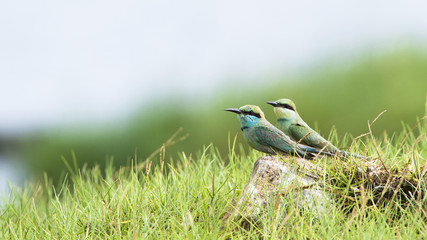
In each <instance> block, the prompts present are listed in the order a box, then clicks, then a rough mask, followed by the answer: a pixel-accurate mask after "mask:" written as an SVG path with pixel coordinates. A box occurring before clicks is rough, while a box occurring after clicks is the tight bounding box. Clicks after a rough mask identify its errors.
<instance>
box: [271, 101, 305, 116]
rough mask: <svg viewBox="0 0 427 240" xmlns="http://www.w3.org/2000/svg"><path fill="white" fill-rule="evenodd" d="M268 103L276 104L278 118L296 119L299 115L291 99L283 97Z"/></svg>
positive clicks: (275, 109) (275, 110)
mask: <svg viewBox="0 0 427 240" xmlns="http://www.w3.org/2000/svg"><path fill="white" fill-rule="evenodd" d="M267 103H268V104H270V105H272V106H274V113H275V114H276V117H277V119H295V118H296V117H298V113H297V108H296V106H295V103H294V102H293V101H292V100H290V99H287V98H282V99H279V100H277V101H275V102H273V101H270V102H267Z"/></svg>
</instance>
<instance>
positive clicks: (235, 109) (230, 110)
mask: <svg viewBox="0 0 427 240" xmlns="http://www.w3.org/2000/svg"><path fill="white" fill-rule="evenodd" d="M225 111H229V112H234V113H237V114H241V113H242V112H241V111H240V110H239V109H237V108H227V109H225Z"/></svg>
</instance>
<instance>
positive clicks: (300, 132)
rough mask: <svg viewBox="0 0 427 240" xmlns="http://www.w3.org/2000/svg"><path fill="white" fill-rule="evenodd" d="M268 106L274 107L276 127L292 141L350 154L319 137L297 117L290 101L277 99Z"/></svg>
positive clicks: (346, 154) (293, 105)
mask: <svg viewBox="0 0 427 240" xmlns="http://www.w3.org/2000/svg"><path fill="white" fill-rule="evenodd" d="M267 103H268V104H270V105H272V106H274V113H275V114H276V116H277V127H278V128H279V129H280V130H282V131H283V132H284V133H285V134H286V135H288V136H289V137H290V138H291V139H292V140H294V141H296V142H300V143H302V144H305V145H307V146H311V147H314V148H319V149H324V151H327V152H330V153H338V154H339V155H344V156H347V157H348V156H349V155H350V153H348V152H344V151H341V150H339V149H338V148H337V147H335V146H334V145H333V144H332V143H330V142H329V141H328V140H326V139H324V138H323V137H322V136H320V134H319V133H317V132H316V131H314V130H313V129H312V128H310V127H309V126H308V125H307V123H305V122H304V120H302V118H301V117H300V116H299V114H298V112H297V109H296V106H295V103H294V102H293V101H292V100H290V99H285V98H284V99H279V100H277V101H275V102H273V101H270V102H267ZM351 155H352V156H353V157H358V158H364V157H363V156H360V155H357V154H351Z"/></svg>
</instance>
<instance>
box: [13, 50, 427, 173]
mask: <svg viewBox="0 0 427 240" xmlns="http://www.w3.org/2000/svg"><path fill="white" fill-rule="evenodd" d="M426 66H427V54H426V53H425V52H423V51H419V50H417V49H401V50H396V51H393V52H387V53H382V54H375V55H372V54H365V55H363V56H360V57H359V58H358V59H351V60H348V61H344V62H335V63H334V62H332V63H328V64H325V65H320V66H316V67H315V68H313V69H310V70H307V71H306V72H304V73H300V74H295V75H293V76H275V77H272V79H268V81H265V79H260V80H259V82H257V83H253V84H250V85H233V84H230V85H224V86H222V87H221V90H220V91H218V92H217V94H216V95H215V96H214V97H207V98H198V99H195V100H191V101H190V100H187V101H186V100H180V98H179V93H177V96H174V97H170V98H165V99H164V100H163V102H155V103H154V102H153V103H150V104H148V106H150V107H144V108H140V109H138V110H137V111H136V112H135V113H134V114H133V115H132V116H130V117H129V118H128V119H126V120H122V121H119V122H116V123H113V124H110V125H104V126H102V125H101V126H99V125H96V124H93V125H80V126H73V127H72V128H69V127H68V128H61V127H59V128H55V129H51V130H49V131H45V132H41V133H39V134H35V135H33V136H30V137H27V138H25V139H21V140H20V144H19V152H20V154H22V155H21V158H20V159H23V160H25V165H28V166H30V167H29V169H31V171H33V172H34V173H36V174H40V173H42V172H43V171H46V172H47V173H48V175H49V176H51V177H53V178H54V179H58V178H59V176H60V174H61V173H63V172H64V168H65V165H64V163H63V162H62V161H61V156H65V157H66V159H68V161H71V151H74V152H75V154H76V156H77V161H78V164H79V166H83V165H84V164H88V165H89V166H92V165H94V164H101V165H103V164H105V162H106V159H108V158H109V157H111V156H113V157H114V163H115V164H116V165H122V166H123V165H126V164H129V163H130V161H129V160H130V159H131V158H132V157H133V156H134V154H135V150H136V151H137V154H138V158H139V160H140V161H142V160H144V159H145V158H146V157H148V156H149V155H150V154H151V153H152V152H153V151H155V150H156V149H157V148H159V147H160V146H161V145H162V144H163V143H164V142H165V141H166V140H167V139H168V138H169V137H170V136H171V135H172V134H173V133H174V132H176V131H177V130H178V129H179V128H181V127H182V128H183V131H182V133H181V135H185V134H188V137H187V138H186V140H184V141H182V142H179V143H177V144H175V145H173V146H171V147H169V148H167V149H166V154H167V157H166V159H168V158H169V157H176V156H177V155H178V154H179V153H180V152H182V151H184V152H186V153H187V154H189V153H195V152H197V151H199V150H200V149H201V148H202V146H203V145H208V144H210V143H213V144H214V145H215V146H216V147H218V148H219V150H220V153H221V154H222V155H223V156H224V160H225V161H226V156H227V153H228V135H229V134H230V135H231V136H232V137H234V136H235V135H237V136H238V141H239V142H241V141H242V137H241V134H240V125H239V122H238V120H237V119H236V116H235V115H234V114H230V113H228V112H225V111H224V109H225V108H229V107H239V106H241V105H244V104H256V105H259V106H261V108H262V109H263V110H264V111H265V113H266V117H267V119H268V120H270V121H271V122H272V123H275V118H274V115H273V111H272V108H271V107H270V106H269V105H267V104H266V103H265V102H266V101H269V100H277V99H279V98H285V97H286V98H291V99H293V100H294V101H295V103H296V104H297V109H298V111H299V113H300V115H301V116H302V117H303V118H304V119H305V120H306V122H307V123H308V124H310V125H312V126H317V127H316V128H317V129H319V130H320V132H321V133H322V134H323V135H325V136H328V134H329V132H330V131H331V129H332V128H333V127H335V128H336V129H337V131H338V134H339V136H341V137H342V136H343V135H344V134H346V133H350V134H352V135H353V136H358V135H360V134H363V133H365V132H367V130H368V128H367V121H368V120H370V121H371V122H372V120H373V119H374V118H375V117H376V116H377V115H378V114H379V113H381V112H382V111H383V110H387V112H386V113H385V114H384V115H382V116H381V118H380V119H379V120H378V121H377V122H376V123H375V125H374V127H373V132H374V134H376V135H377V136H379V135H380V134H382V133H383V132H384V131H386V132H387V133H389V134H392V133H394V132H399V131H400V130H402V122H404V123H406V124H409V125H413V124H414V123H415V122H416V120H417V117H421V116H423V115H424V107H425V101H426V99H425V98H426V92H427V67H426ZM265 82H268V84H264V83H265ZM245 146H246V145H245ZM155 159H157V160H158V158H155Z"/></svg>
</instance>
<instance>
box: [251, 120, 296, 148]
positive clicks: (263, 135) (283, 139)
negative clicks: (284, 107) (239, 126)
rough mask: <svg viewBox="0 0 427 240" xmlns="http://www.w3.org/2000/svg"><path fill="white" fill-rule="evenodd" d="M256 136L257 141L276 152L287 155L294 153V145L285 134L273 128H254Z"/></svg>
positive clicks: (261, 126)
mask: <svg viewBox="0 0 427 240" xmlns="http://www.w3.org/2000/svg"><path fill="white" fill-rule="evenodd" d="M254 134H255V137H256V139H257V141H258V142H259V143H261V144H263V145H267V146H270V147H272V148H273V149H275V150H276V151H277V150H279V151H282V152H287V153H293V152H294V148H295V146H294V143H293V141H292V140H290V139H289V137H288V136H286V135H285V134H284V133H283V132H281V131H280V130H279V129H276V128H274V127H273V126H271V127H270V126H263V125H259V126H256V127H255V128H254Z"/></svg>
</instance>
